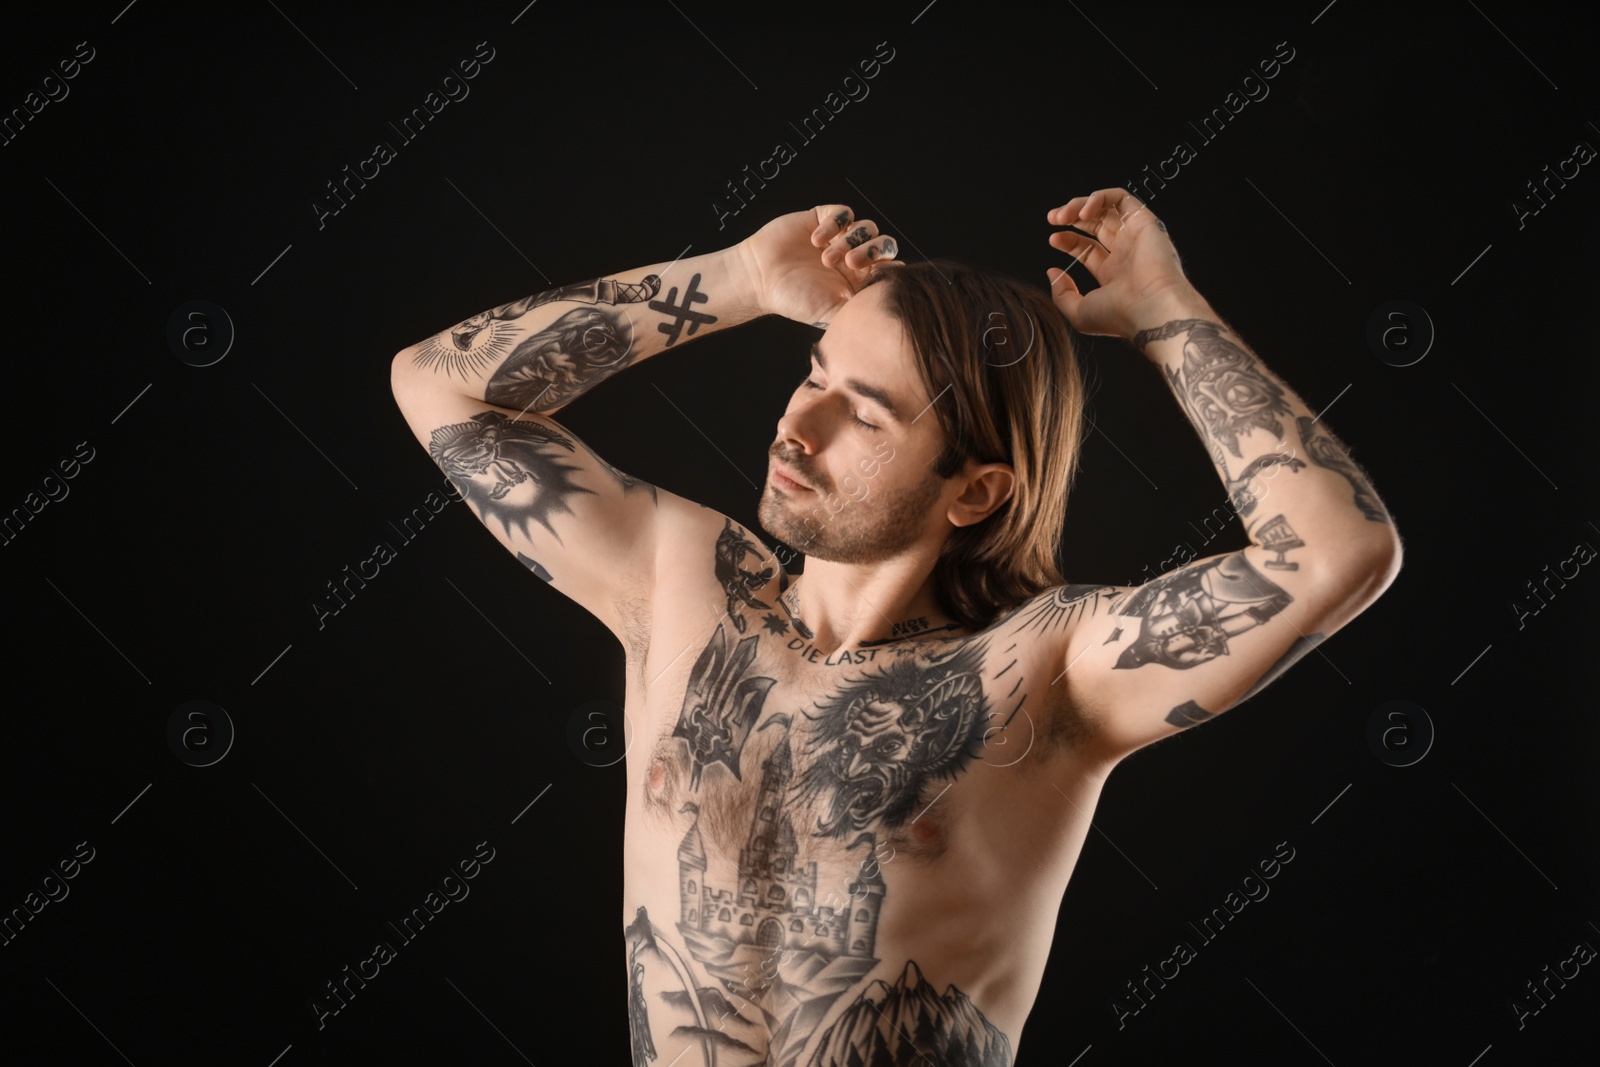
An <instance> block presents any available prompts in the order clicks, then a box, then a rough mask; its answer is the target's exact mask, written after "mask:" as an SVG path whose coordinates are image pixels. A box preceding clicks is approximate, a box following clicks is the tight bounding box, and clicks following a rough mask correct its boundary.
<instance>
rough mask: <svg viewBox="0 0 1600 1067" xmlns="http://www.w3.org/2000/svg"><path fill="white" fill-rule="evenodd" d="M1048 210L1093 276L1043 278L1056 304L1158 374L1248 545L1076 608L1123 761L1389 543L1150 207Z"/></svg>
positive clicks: (1312, 613) (1235, 675)
mask: <svg viewBox="0 0 1600 1067" xmlns="http://www.w3.org/2000/svg"><path fill="white" fill-rule="evenodd" d="M1050 221H1052V222H1055V223H1057V224H1058V225H1076V226H1077V227H1079V228H1080V229H1082V230H1085V231H1087V233H1088V234H1091V235H1093V236H1092V239H1091V238H1090V237H1088V236H1084V235H1083V234H1078V233H1069V232H1062V233H1058V234H1054V235H1052V238H1051V244H1053V245H1054V246H1055V247H1057V248H1060V249H1063V250H1064V251H1068V252H1070V253H1072V254H1073V255H1074V256H1075V257H1076V258H1078V259H1079V260H1080V261H1081V262H1083V263H1084V264H1085V265H1086V266H1087V267H1088V268H1089V270H1090V272H1091V273H1092V274H1093V275H1094V276H1095V278H1096V279H1097V280H1099V281H1100V283H1101V285H1100V288H1098V289H1096V290H1094V291H1093V292H1091V293H1090V294H1088V295H1087V296H1085V295H1081V294H1079V292H1078V290H1077V286H1076V285H1075V284H1074V283H1073V282H1072V280H1071V279H1070V278H1069V277H1068V276H1067V275H1066V274H1065V272H1062V273H1061V274H1060V275H1058V276H1057V275H1053V276H1052V283H1053V285H1055V287H1056V288H1057V297H1056V302H1057V305H1058V306H1059V307H1061V309H1062V311H1063V313H1064V314H1066V315H1067V317H1068V319H1069V321H1072V322H1073V325H1074V326H1077V327H1078V328H1079V329H1083V330H1085V332H1091V333H1108V334H1115V335H1117V336H1121V337H1123V338H1124V339H1125V340H1127V341H1129V343H1131V344H1132V345H1133V347H1135V348H1136V349H1138V350H1140V351H1141V352H1142V353H1143V354H1144V355H1145V356H1146V358H1148V359H1149V360H1150V361H1151V362H1152V363H1154V364H1156V365H1157V367H1159V368H1160V370H1161V372H1162V376H1163V378H1164V379H1165V380H1166V382H1167V384H1168V385H1169V386H1170V387H1171V389H1172V391H1173V392H1174V394H1175V395H1176V396H1177V399H1178V402H1179V404H1180V406H1181V407H1182V409H1183V411H1184V413H1185V414H1186V415H1187V416H1188V418H1189V420H1190V422H1191V424H1192V425H1193V426H1194V428H1195V430H1196V432H1197V433H1199V435H1200V438H1201V441H1202V443H1203V444H1204V445H1205V447H1206V449H1207V451H1208V453H1209V454H1210V456H1211V459H1212V462H1213V463H1214V464H1215V465H1216V468H1217V473H1218V475H1219V477H1220V478H1221V480H1222V482H1223V484H1224V485H1225V486H1226V489H1227V493H1228V499H1229V502H1230V505H1231V507H1232V508H1233V510H1234V511H1236V512H1237V513H1238V515H1239V516H1240V519H1241V520H1242V521H1243V522H1244V524H1245V532H1246V534H1247V535H1248V536H1249V538H1250V541H1251V544H1250V546H1249V547H1247V548H1245V549H1243V550H1241V551H1238V552H1232V553H1225V554H1222V555H1218V556H1212V557H1210V558H1208V559H1203V560H1200V561H1198V562H1194V563H1192V564H1190V565H1189V566H1185V567H1181V568H1180V569H1178V570H1175V571H1173V572H1171V573H1170V574H1166V575H1162V576H1161V577H1159V578H1156V579H1155V580H1154V581H1151V582H1149V583H1147V584H1145V585H1143V586H1139V587H1137V588H1124V587H1109V586H1108V587H1102V588H1101V590H1100V595H1099V596H1098V597H1096V598H1095V600H1094V603H1093V605H1092V607H1093V610H1092V611H1087V612H1080V613H1079V618H1080V622H1079V624H1078V625H1077V626H1076V628H1075V629H1074V631H1073V632H1072V634H1071V635H1070V637H1069V640H1068V642H1067V644H1068V651H1067V662H1068V663H1069V664H1071V665H1072V670H1071V672H1070V674H1069V676H1068V686H1069V688H1070V689H1071V690H1073V691H1075V692H1076V694H1077V696H1078V699H1079V700H1080V701H1081V702H1083V703H1084V704H1085V705H1087V706H1088V707H1090V708H1092V709H1093V714H1092V716H1091V717H1093V718H1097V720H1098V721H1099V722H1100V724H1101V729H1100V738H1099V740H1100V743H1101V744H1102V745H1103V746H1104V749H1105V753H1106V754H1107V755H1108V756H1110V757H1113V758H1120V757H1121V756H1122V755H1125V754H1127V753H1128V752H1130V751H1132V750H1133V749H1135V748H1137V747H1139V746H1141V745H1144V744H1148V743H1149V742H1151V741H1154V740H1157V739H1159V738H1161V737H1166V736H1169V735H1170V734H1172V733H1175V732H1177V731H1179V730H1182V729H1184V728H1186V727H1188V726H1191V725H1194V724H1195V723H1197V722H1201V721H1204V720H1205V719H1208V718H1210V717H1212V716H1213V715H1215V714H1218V713H1220V712H1222V711H1225V710H1227V709H1228V708H1230V707H1233V706H1236V705H1237V704H1239V703H1240V702H1242V701H1243V700H1245V699H1247V698H1248V697H1250V696H1253V695H1254V694H1255V693H1256V692H1258V691H1259V690H1260V689H1261V688H1263V687H1264V686H1266V685H1267V684H1269V683H1270V682H1271V681H1273V680H1274V679H1275V678H1277V677H1278V676H1279V675H1280V674H1282V673H1283V671H1285V670H1287V669H1288V668H1289V667H1290V666H1291V665H1292V664H1293V663H1294V662H1295V661H1296V660H1298V659H1299V658H1300V657H1302V656H1304V655H1306V654H1307V653H1308V652H1310V651H1311V650H1312V649H1314V648H1315V647H1316V646H1317V645H1318V644H1319V643H1320V642H1321V641H1322V640H1324V639H1325V638H1326V637H1327V636H1328V635H1329V634H1331V633H1333V632H1334V631H1335V630H1337V629H1338V628H1340V627H1342V626H1344V625H1345V624H1346V623H1348V622H1349V621H1350V620H1351V619H1353V618H1354V617H1355V616H1356V615H1357V614H1359V613H1360V612H1361V611H1363V610H1365V609H1366V608H1367V607H1368V606H1369V605H1370V604H1371V603H1372V602H1373V601H1374V600H1376V599H1377V597H1378V596H1379V595H1380V594H1381V593H1382V592H1383V591H1384V590H1385V589H1386V588H1388V586H1389V584H1390V583H1391V582H1392V581H1393V580H1394V577H1395V575H1396V573H1397V572H1398V570H1399V565H1400V557H1401V545H1400V539H1399V535H1398V534H1397V533H1396V532H1395V529H1394V524H1393V522H1392V520H1391V519H1390V517H1389V513H1388V511H1387V509H1386V508H1385V507H1384V506H1383V503H1382V502H1381V501H1380V500H1379V499H1378V497H1377V494H1376V493H1374V492H1373V490H1372V486H1371V485H1370V483H1369V482H1368V481H1367V478H1366V476H1365V474H1364V472H1363V471H1362V470H1361V468H1360V467H1358V466H1357V465H1356V464H1355V463H1354V461H1352V460H1351V459H1350V457H1349V455H1348V454H1347V453H1346V452H1345V450H1344V448H1343V447H1342V446H1341V445H1340V444H1339V443H1338V441H1337V440H1336V439H1335V438H1334V437H1333V436H1332V434H1331V433H1330V432H1329V431H1328V428H1327V426H1326V425H1325V424H1323V423H1322V422H1321V420H1320V419H1319V418H1318V417H1317V416H1316V415H1315V414H1314V413H1313V412H1312V411H1311V410H1310V409H1309V408H1308V407H1307V406H1306V405H1305V403H1304V402H1303V401H1302V400H1301V399H1300V398H1299V397H1298V396H1296V395H1295V393H1294V392H1293V390H1291V389H1290V388H1289V387H1288V386H1287V385H1286V384H1285V383H1284V382H1283V381H1282V380H1281V379H1279V378H1278V377H1277V376H1276V375H1274V374H1273V373H1272V372H1271V371H1270V370H1268V369H1267V367H1266V366H1265V364H1263V363H1262V362H1261V360H1260V358H1259V357H1257V356H1256V355H1255V354H1254V353H1253V352H1251V351H1250V350H1249V348H1248V347H1246V346H1245V344H1244V342H1243V341H1242V339H1240V338H1239V336H1238V335H1237V334H1236V333H1235V332H1234V331H1233V330H1232V329H1231V328H1230V327H1228V326H1227V324H1226V323H1224V322H1223V321H1222V319H1221V317H1220V316H1218V315H1217V314H1216V312H1215V311H1214V310H1213V309H1212V308H1211V306H1210V305H1209V304H1208V303H1206V301H1205V300H1204V299H1203V298H1202V297H1201V296H1200V294H1199V293H1198V292H1196V291H1195V290H1194V288H1193V286H1191V285H1190V284H1189V283H1188V281H1187V279H1185V278H1184V276H1183V272H1182V268H1181V265H1180V264H1179V260H1178V256H1177V251H1176V249H1175V248H1173V245H1172V242H1171V241H1170V240H1169V239H1168V237H1167V228H1166V225H1165V224H1164V223H1162V222H1161V221H1160V220H1159V219H1157V218H1155V217H1154V215H1153V214H1151V213H1150V211H1149V209H1148V208H1147V207H1145V206H1144V205H1142V204H1140V203H1139V201H1138V200H1137V199H1135V198H1134V197H1132V196H1131V195H1129V194H1128V193H1127V192H1126V191H1125V190H1103V191H1101V192H1098V193H1094V194H1092V195H1091V196H1088V197H1080V198H1078V199H1076V200H1073V201H1071V202H1069V203H1068V204H1066V205H1063V206H1062V207H1060V208H1057V209H1056V210H1055V211H1053V212H1051V213H1050ZM1191 558H1192V557H1191ZM1324 658H1326V657H1325V654H1324ZM1330 666H1331V661H1330ZM1334 669H1335V670H1336V669H1337V668H1334Z"/></svg>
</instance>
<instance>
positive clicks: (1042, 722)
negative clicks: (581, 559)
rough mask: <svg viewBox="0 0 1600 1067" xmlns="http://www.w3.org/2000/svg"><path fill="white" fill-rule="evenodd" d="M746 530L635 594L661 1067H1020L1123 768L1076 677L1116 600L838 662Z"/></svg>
mask: <svg viewBox="0 0 1600 1067" xmlns="http://www.w3.org/2000/svg"><path fill="white" fill-rule="evenodd" d="M712 514H714V513H712ZM720 521H721V524H722V527H723V528H722V530H721V532H720V533H719V534H718V535H717V536H716V537H715V538H711V539H709V540H708V543H706V544H705V545H704V548H703V554H702V555H701V559H703V560H704V564H703V566H699V567H696V566H693V565H690V566H686V567H683V568H681V573H671V574H660V575H657V578H656V585H655V589H654V594H653V597H652V598H651V603H649V604H645V603H640V602H638V601H636V602H635V604H634V608H635V611H636V613H642V612H644V611H648V616H647V618H648V623H647V628H646V627H645V626H641V627H640V629H639V630H638V631H637V633H636V634H635V635H633V636H634V640H633V641H631V642H629V643H630V645H631V646H632V647H630V648H629V650H628V696H627V708H626V712H627V716H628V720H629V724H630V727H631V730H632V733H633V741H632V744H631V747H630V749H629V755H628V799H627V826H626V831H625V845H624V883H625V885H624V925H625V928H626V931H627V938H626V949H627V960H628V973H629V998H630V1005H629V1009H630V1016H629V1017H630V1024H631V1026H632V1030H633V1045H634V1059H635V1063H636V1065H638V1064H644V1063H657V1064H658V1067H664V1065H666V1064H668V1063H672V1062H674V1059H675V1057H678V1056H683V1057H684V1058H683V1059H681V1060H677V1061H676V1062H678V1063H679V1064H683V1065H687V1064H696V1063H700V1062H708V1063H709V1062H715V1063H717V1064H720V1065H724V1067H729V1065H738V1064H760V1063H772V1064H774V1065H788V1064H802V1065H811V1064H816V1065H825V1064H833V1063H836V1062H837V1063H845V1062H859V1063H864V1064H879V1063H884V1064H888V1063H899V1062H904V1061H905V1060H904V1059H903V1057H907V1056H908V1055H909V1053H908V1051H907V1050H908V1049H911V1048H914V1049H916V1050H917V1051H918V1052H919V1053H921V1054H922V1055H923V1056H925V1057H927V1058H928V1059H929V1060H930V1061H931V1062H935V1063H941V1064H945V1063H948V1064H969V1063H971V1064H991V1063H992V1064H1009V1063H1010V1062H1011V1058H1012V1056H1013V1055H1014V1052H1015V1047H1016V1043H1017V1039H1018V1037H1019V1035H1020V1031H1021V1026H1022V1021H1023V1019H1024V1018H1025V1017H1026V1015H1027V1012H1028V1010H1029V1009H1030V1007H1031V1006H1032V1003H1033V999H1034V995H1035V993H1036V991H1037V988H1038V981H1039V977H1040V975H1041V973H1042V971H1043V968H1044V962H1045V958H1046V956H1047V954H1048V950H1049V943H1050V939H1051V936H1052V934H1053V932H1054V928H1055V917H1056V911H1057V908H1058V906H1059V904H1060V899H1061V894H1062V892H1063V890H1064V889H1065V886H1066V880H1067V876H1068V875H1069V874H1070V872H1071V868H1072V865H1073V864H1074V863H1075V862H1076V859H1077V855H1078V852H1079V850H1080V848H1081V846H1082V842H1083V838H1084V835H1085V834H1086V833H1087V830H1088V822H1089V818H1090V817H1091V815H1092V813H1093V810H1094V804H1095V802H1096V800H1097V799H1098V796H1099V792H1100V787H1101V785H1102V784H1103V782H1104V778H1105V774H1106V773H1107V772H1108V770H1109V767H1108V766H1106V765H1104V764H1103V763H1099V762H1096V761H1095V760H1093V759H1091V758H1089V757H1088V756H1087V755H1085V747H1086V746H1085V745H1084V740H1085V738H1086V736H1087V730H1088V727H1087V725H1086V724H1085V720H1084V718H1083V716H1082V715H1081V713H1080V712H1079V711H1078V709H1076V708H1074V706H1073V705H1072V703H1071V701H1070V700H1069V699H1068V698H1067V696H1066V686H1065V684H1064V678H1063V667H1064V666H1065V664H1064V657H1063V649H1064V648H1065V644H1066V634H1067V627H1068V626H1069V625H1070V624H1071V622H1072V620H1073V619H1074V618H1075V617H1076V614H1077V611H1078V610H1079V609H1080V608H1081V607H1082V605H1081V604H1080V603H1078V601H1079V600H1081V599H1082V598H1083V597H1085V596H1094V595H1096V594H1094V593H1093V592H1091V591H1088V590H1086V589H1085V587H1064V588H1063V589H1059V590H1051V591H1048V592H1046V593H1043V594H1040V595H1038V596H1036V597H1034V598H1032V599H1031V600H1029V601H1027V602H1025V603H1024V604H1022V605H1020V606H1018V607H1017V608H1014V609H1012V610H1010V611H1007V612H1003V613H1001V615H1000V617H999V618H998V619H997V620H995V621H994V622H992V623H990V624H989V625H988V626H987V627H985V628H984V629H982V630H980V631H977V632H957V633H953V634H940V633H930V634H926V635H923V636H917V635H915V634H912V635H909V636H907V637H906V638H903V639H898V640H894V641H891V642H885V643H883V644H879V645H874V646H870V647H863V648H849V649H841V650H838V651H836V652H834V653H832V654H827V653H825V652H824V651H823V650H821V649H818V648H816V647H815V646H814V645H813V644H812V642H811V641H810V640H809V637H808V634H809V631H807V630H806V628H805V626H804V623H803V622H800V621H799V620H796V619H795V618H793V617H792V616H791V615H790V614H789V612H788V611H787V610H786V608H785V606H784V605H783V604H780V603H779V597H780V595H781V593H782V590H783V589H784V588H785V587H786V586H787V584H788V581H789V579H788V577H787V576H786V575H784V574H783V573H782V570H781V568H780V567H779V566H778V564H777V561H776V560H775V559H774V557H773V556H772V555H771V553H769V552H768V551H767V549H766V548H765V547H764V546H763V545H761V544H760V542H759V541H757V540H756V538H755V537H753V536H752V535H751V534H749V533H748V532H747V531H745V530H744V529H743V528H742V527H740V526H739V525H738V524H736V523H733V522H731V521H730V520H726V519H721V520H720ZM702 529H708V527H702ZM688 558H690V559H692V558H693V554H692V553H690V554H688ZM646 642H648V651H647V652H646V653H645V655H644V656H643V658H642V659H641V658H640V653H641V652H644V651H645V644H646ZM851 1055H854V1057H855V1058H854V1059H851V1058H850V1056H851ZM696 1057H698V1058H696ZM917 1062H922V1060H921V1059H918V1060H917Z"/></svg>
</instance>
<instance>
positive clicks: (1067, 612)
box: [1011, 584, 1116, 634]
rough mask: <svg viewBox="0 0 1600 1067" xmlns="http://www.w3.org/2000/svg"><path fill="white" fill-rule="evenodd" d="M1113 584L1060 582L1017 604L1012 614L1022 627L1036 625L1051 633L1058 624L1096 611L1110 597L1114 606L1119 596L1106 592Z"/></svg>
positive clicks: (1027, 627) (1069, 623)
mask: <svg viewBox="0 0 1600 1067" xmlns="http://www.w3.org/2000/svg"><path fill="white" fill-rule="evenodd" d="M1110 588H1111V586H1109V585H1084V584H1068V585H1058V586H1056V587H1055V588H1054V589H1052V590H1050V592H1049V593H1047V594H1045V595H1044V596H1041V597H1038V598H1036V599H1035V600H1034V601H1033V602H1031V603H1028V604H1024V605H1023V606H1022V607H1020V608H1018V609H1017V610H1016V611H1015V612H1014V613H1012V615H1011V618H1014V619H1015V620H1017V622H1018V623H1019V624H1020V626H1019V628H1020V629H1024V630H1031V629H1035V628H1037V629H1038V630H1039V631H1040V632H1041V633H1042V634H1048V633H1050V632H1051V631H1053V630H1056V629H1058V628H1065V627H1067V626H1071V625H1072V624H1073V623H1074V622H1077V621H1078V619H1079V618H1081V617H1082V616H1083V615H1085V614H1088V615H1093V614H1094V613H1095V612H1097V611H1099V610H1100V602H1101V601H1102V600H1106V601H1110V602H1111V604H1112V606H1115V603H1116V597H1115V596H1114V595H1113V594H1110V593H1108V592H1107V590H1109V589H1110Z"/></svg>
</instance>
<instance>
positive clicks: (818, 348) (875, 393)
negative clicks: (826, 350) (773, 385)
mask: <svg viewBox="0 0 1600 1067" xmlns="http://www.w3.org/2000/svg"><path fill="white" fill-rule="evenodd" d="M811 358H812V359H814V360H816V361H817V365H818V366H820V367H821V368H822V369H823V370H827V369H828V360H827V358H826V357H824V356H823V354H822V343H821V342H820V341H818V342H813V343H812V345H811ZM844 384H845V388H847V389H849V390H850V391H852V392H854V393H856V394H858V395H860V396H864V397H866V398H867V399H868V400H871V401H872V402H873V403H875V404H877V405H878V406H879V407H881V408H882V409H883V410H884V411H885V412H887V413H888V415H889V417H890V418H891V419H893V420H894V421H895V422H898V423H904V422H905V421H906V420H905V416H903V415H901V414H900V408H899V407H898V406H897V405H896V404H895V402H894V398H893V397H891V396H890V395H889V394H888V393H886V392H884V391H883V390H882V389H879V388H878V387H877V386H875V385H868V384H867V383H866V382H863V381H861V380H860V379H858V378H846V379H845V382H844Z"/></svg>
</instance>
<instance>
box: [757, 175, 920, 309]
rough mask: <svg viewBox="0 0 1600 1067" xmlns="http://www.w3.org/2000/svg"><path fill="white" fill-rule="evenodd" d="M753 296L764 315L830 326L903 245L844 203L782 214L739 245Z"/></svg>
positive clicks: (890, 262)
mask: <svg viewBox="0 0 1600 1067" xmlns="http://www.w3.org/2000/svg"><path fill="white" fill-rule="evenodd" d="M730 251H732V252H733V253H735V255H734V256H733V257H732V258H733V259H734V260H735V261H737V262H740V263H742V264H743V265H744V270H745V272H746V274H747V275H748V278H749V285H750V295H751V299H752V300H754V302H755V303H756V305H757V306H758V307H759V308H760V309H761V311H762V312H763V313H766V314H774V315H782V316H784V317H785V318H790V319H794V320H795V321H796V322H804V323H807V324H808V325H813V326H824V327H825V326H826V325H827V324H828V323H830V322H832V321H833V317H834V315H835V314H837V313H838V311H839V309H840V308H842V307H844V305H845V302H846V301H848V300H849V299H850V298H851V297H852V296H854V295H855V294H856V293H858V292H860V291H861V288H862V286H864V285H865V284H866V283H867V280H868V279H869V278H871V277H872V275H873V273H874V272H875V271H877V270H880V269H882V268H884V267H887V266H890V265H892V264H893V263H894V257H895V254H896V253H897V252H898V251H899V244H898V242H897V241H895V239H894V238H893V237H890V236H888V235H887V234H879V233H878V226H877V224H876V223H874V222H872V221H871V220H864V221H857V220H856V218H855V214H854V212H852V211H851V210H850V208H849V207H847V206H846V205H844V204H824V205H822V206H820V207H815V208H812V209H811V210H810V211H795V212H792V213H790V214H788V215H780V216H778V217H777V218H775V219H773V220H772V221H771V222H769V223H767V224H766V225H765V226H763V227H761V229H759V230H757V231H756V232H755V233H753V234H751V235H750V236H749V237H747V238H745V239H744V240H743V241H741V242H739V243H738V244H737V245H735V246H734V247H733V248H732V249H731V250H730Z"/></svg>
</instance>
